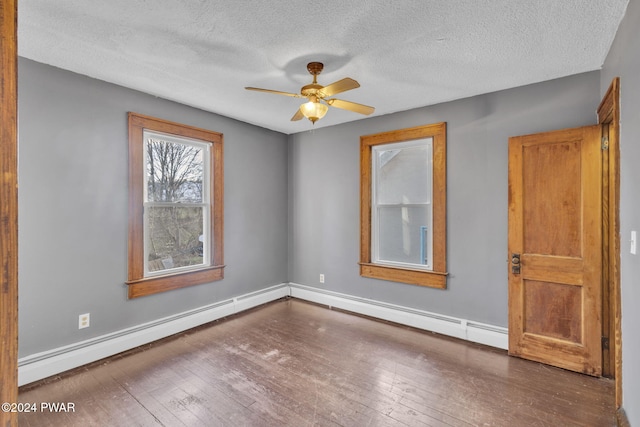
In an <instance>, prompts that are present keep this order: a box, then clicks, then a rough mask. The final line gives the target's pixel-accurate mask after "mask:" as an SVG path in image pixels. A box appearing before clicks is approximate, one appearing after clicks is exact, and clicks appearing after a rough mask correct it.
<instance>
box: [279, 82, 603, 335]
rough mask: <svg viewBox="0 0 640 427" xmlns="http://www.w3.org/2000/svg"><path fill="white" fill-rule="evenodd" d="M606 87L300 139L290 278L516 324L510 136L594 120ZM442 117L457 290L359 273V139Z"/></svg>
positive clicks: (562, 86) (453, 107)
mask: <svg viewBox="0 0 640 427" xmlns="http://www.w3.org/2000/svg"><path fill="white" fill-rule="evenodd" d="M599 85H600V74H599V72H592V73H586V74H580V75H576V76H572V77H567V78H563V79H558V80H553V81H548V82H544V83H540V84H536V85H532V86H527V87H521V88H515V89H510V90H505V91H501V92H496V93H491V94H486V95H481V96H476V97H473V98H468V99H463V100H459V101H454V102H449V103H445V104H440V105H435V106H431V107H425V108H421V109H416V110H411V111H405V112H400V113H396V114H391V115H387V116H382V117H375V118H371V119H366V120H361V121H357V122H352V123H347V124H343V125H339V126H333V127H330V128H322V129H318V130H312V131H309V132H305V133H299V134H296V135H292V136H291V137H290V141H291V144H290V147H289V167H290V171H289V176H290V179H289V197H290V201H289V203H290V212H289V220H290V229H289V279H290V281H292V282H295V283H299V284H304V285H309V286H315V287H322V288H323V289H328V290H332V291H336V292H342V293H346V294H350V295H356V296H359V297H364V298H371V299H374V300H380V301H385V302H388V303H392V304H399V305H402V306H407V307H413V308H418V309H422V310H427V311H431V312H435V313H440V314H446V315H450V316H455V317H459V318H463V319H469V320H475V321H478V322H484V323H489V324H493V325H498V326H507V322H508V318H507V268H508V267H507V261H508V257H507V161H508V152H507V146H508V138H509V136H515V135H524V134H530V133H537V132H543V131H547V130H554V129H562V128H570V127H577V126H583V125H588V124H595V122H596V116H595V110H596V108H597V107H598V105H599V103H600V93H599ZM380 102H384V100H382V99H381V100H380ZM329 114H331V112H329ZM442 121H446V122H447V150H448V151H447V182H448V190H447V197H448V200H447V209H448V212H447V228H448V238H447V242H448V271H449V273H450V275H449V282H448V289H446V290H438V289H430V288H424V287H419V286H412V285H405V284H400V283H394V282H387V281H382V280H375V279H366V278H362V277H360V276H359V269H358V264H357V263H358V260H359V243H360V224H359V221H360V217H359V209H360V202H359V183H360V178H359V174H360V172H359V156H360V141H359V138H360V136H361V135H367V134H373V133H378V132H383V131H389V130H394V129H401V128H406V127H411V126H418V125H423V124H429V123H436V122H442ZM320 273H324V274H325V278H326V281H325V283H324V285H320V284H319V282H318V276H319V274H320Z"/></svg>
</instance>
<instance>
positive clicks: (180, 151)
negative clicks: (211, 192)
mask: <svg viewBox="0 0 640 427" xmlns="http://www.w3.org/2000/svg"><path fill="white" fill-rule="evenodd" d="M145 140H146V149H147V153H146V158H147V162H146V167H147V201H150V202H182V203H200V202H202V201H203V190H204V189H203V187H202V183H203V174H204V163H203V149H202V148H201V147H197V146H195V145H190V144H179V143H176V142H169V141H165V140H163V139H160V138H156V137H155V136H154V137H150V136H148V137H146V139H145Z"/></svg>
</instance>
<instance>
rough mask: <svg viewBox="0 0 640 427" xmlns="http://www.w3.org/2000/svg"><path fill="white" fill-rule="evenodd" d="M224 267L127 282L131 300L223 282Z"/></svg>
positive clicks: (219, 266) (217, 266)
mask: <svg viewBox="0 0 640 427" xmlns="http://www.w3.org/2000/svg"><path fill="white" fill-rule="evenodd" d="M224 267H225V266H224V265H216V266H213V267H208V268H204V269H201V270H195V271H186V272H182V273H175V274H167V275H163V276H152V277H145V278H142V279H136V280H129V281H127V282H126V284H127V286H128V287H129V299H132V298H138V297H143V296H146V295H153V294H157V293H159V292H165V291H170V290H173V289H179V288H185V287H187V286H194V285H200V284H203V283H209V282H215V281H217V280H221V279H223V278H224Z"/></svg>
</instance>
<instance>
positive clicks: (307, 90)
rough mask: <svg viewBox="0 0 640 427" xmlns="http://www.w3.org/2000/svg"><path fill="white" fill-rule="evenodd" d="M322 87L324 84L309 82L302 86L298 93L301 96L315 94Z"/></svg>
mask: <svg viewBox="0 0 640 427" xmlns="http://www.w3.org/2000/svg"><path fill="white" fill-rule="evenodd" d="M323 87H324V86H322V85H319V84H317V83H311V84H308V85H305V86H302V89H300V93H301V94H302V95H303V96H315V94H316V93H317V92H318V91H319V90H320V89H322V88H323Z"/></svg>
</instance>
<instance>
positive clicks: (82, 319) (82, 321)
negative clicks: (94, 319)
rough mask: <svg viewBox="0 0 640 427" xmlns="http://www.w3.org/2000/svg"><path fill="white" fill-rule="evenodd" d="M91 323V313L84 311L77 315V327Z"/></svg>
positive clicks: (82, 327) (84, 326)
mask: <svg viewBox="0 0 640 427" xmlns="http://www.w3.org/2000/svg"><path fill="white" fill-rule="evenodd" d="M90 325H91V314H90V313H85V314H81V315H80V316H78V329H84V328H88V327H89V326H90Z"/></svg>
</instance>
